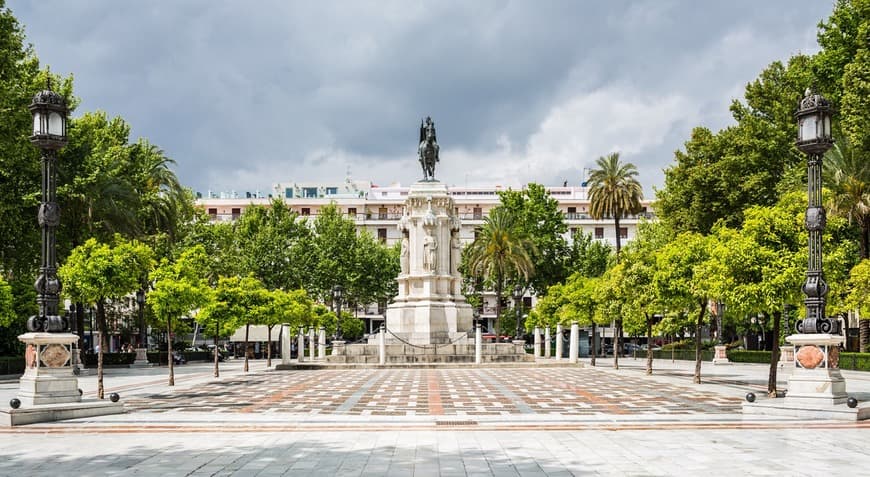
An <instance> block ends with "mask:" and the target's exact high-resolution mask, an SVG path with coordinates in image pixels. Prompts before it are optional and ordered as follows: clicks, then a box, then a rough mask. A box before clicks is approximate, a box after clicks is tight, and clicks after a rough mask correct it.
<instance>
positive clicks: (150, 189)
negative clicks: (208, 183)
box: [130, 139, 191, 243]
mask: <svg viewBox="0 0 870 477" xmlns="http://www.w3.org/2000/svg"><path fill="white" fill-rule="evenodd" d="M173 165H175V161H174V160H172V159H170V158H168V157H166V155H165V153H164V152H163V150H161V149H160V148H158V147H157V146H155V145H154V144H151V143H149V142H148V141H147V140H145V139H140V140H139V141H138V142H136V143H135V144H133V145H131V146H130V167H131V169H132V171H131V172H132V173H131V176H132V177H131V182H132V183H133V184H132V185H133V187H134V188H135V189H136V192H137V195H138V197H139V210H138V214H137V215H138V221H139V224H138V225H139V233H140V234H141V235H144V236H154V235H158V234H165V235H166V237H167V238H168V239H169V242H170V243H173V242H175V240H176V239H177V233H178V225H179V223H180V221H182V220H184V218H185V216H188V215H190V210H187V209H189V208H190V204H191V201H190V200H189V197H188V195H187V191H186V190H185V188H184V187H183V186H182V185H181V183H180V182H179V181H178V177H176V175H175V172H173V171H172V169H170V166H173Z"/></svg>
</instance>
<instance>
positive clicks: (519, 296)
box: [514, 285, 523, 339]
mask: <svg viewBox="0 0 870 477" xmlns="http://www.w3.org/2000/svg"><path fill="white" fill-rule="evenodd" d="M522 300H523V287H521V286H519V285H517V286H516V288H514V307H516V310H515V311H516V316H517V329H516V332H515V333H514V336H515V337H516V338H515V339H520V317H521V316H522V315H523V301H522Z"/></svg>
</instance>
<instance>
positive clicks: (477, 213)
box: [472, 207, 483, 220]
mask: <svg viewBox="0 0 870 477" xmlns="http://www.w3.org/2000/svg"><path fill="white" fill-rule="evenodd" d="M472 214H473V215H472V218H474V220H481V219H483V210H482V209H481V208H480V207H475V208H474V209H473V211H472Z"/></svg>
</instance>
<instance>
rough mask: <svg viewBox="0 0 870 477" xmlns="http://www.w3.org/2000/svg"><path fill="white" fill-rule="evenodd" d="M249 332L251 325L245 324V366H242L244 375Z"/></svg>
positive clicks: (246, 363)
mask: <svg viewBox="0 0 870 477" xmlns="http://www.w3.org/2000/svg"><path fill="white" fill-rule="evenodd" d="M250 331H251V324H250V323H245V350H244V351H243V353H245V366H244V368H243V370H244V371H245V372H246V373H247V372H248V333H250Z"/></svg>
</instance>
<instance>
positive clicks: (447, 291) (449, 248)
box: [387, 180, 473, 344]
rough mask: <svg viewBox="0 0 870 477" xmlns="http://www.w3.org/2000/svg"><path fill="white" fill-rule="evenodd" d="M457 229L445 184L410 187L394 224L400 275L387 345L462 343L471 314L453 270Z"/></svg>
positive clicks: (456, 261) (389, 309)
mask: <svg viewBox="0 0 870 477" xmlns="http://www.w3.org/2000/svg"><path fill="white" fill-rule="evenodd" d="M459 226H460V222H459V217H457V216H456V213H455V205H454V203H453V198H451V197H450V195H449V194H448V191H447V186H446V185H445V184H442V183H440V182H438V181H434V180H433V181H421V182H417V183H415V184H413V185H412V186H411V189H410V192H409V193H408V199H407V200H406V201H405V213H404V216H403V217H402V219H401V220H400V221H399V225H398V227H399V230H400V231H401V232H402V235H403V237H402V251H401V257H400V262H401V272H400V273H399V276H398V277H397V278H396V280H397V281H398V283H399V294H398V296H396V298H395V299H394V301H393V303H391V304H390V305H389V306H388V307H387V329H388V330H389V331H390V333H391V335H392V336H388V340H389V341H396V340H399V341H407V342H408V343H411V344H442V343H458V344H464V343H466V337H467V334H468V332H470V331H472V330H473V316H472V309H471V306H470V305H469V304H468V303H466V301H465V296H464V295H463V294H462V276H461V275H460V274H459V270H458V269H459V261H460V259H461V246H460V243H459ZM390 338H392V339H390Z"/></svg>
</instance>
